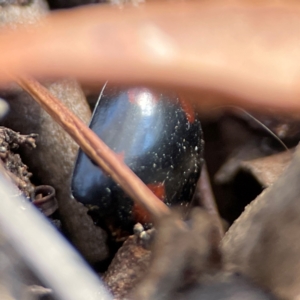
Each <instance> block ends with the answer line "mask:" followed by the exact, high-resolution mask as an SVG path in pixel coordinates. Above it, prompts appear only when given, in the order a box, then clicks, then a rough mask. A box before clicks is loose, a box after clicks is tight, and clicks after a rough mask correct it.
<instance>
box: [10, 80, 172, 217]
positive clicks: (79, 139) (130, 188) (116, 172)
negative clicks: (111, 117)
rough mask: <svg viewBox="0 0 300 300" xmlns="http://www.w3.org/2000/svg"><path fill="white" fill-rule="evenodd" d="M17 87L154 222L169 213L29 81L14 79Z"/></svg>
mask: <svg viewBox="0 0 300 300" xmlns="http://www.w3.org/2000/svg"><path fill="white" fill-rule="evenodd" d="M16 81H17V82H18V84H19V85H20V86H21V87H22V88H23V89H24V90H25V91H26V92H28V93H29V94H30V95H31V96H32V97H33V98H34V100H35V101H36V102H38V103H39V104H40V105H41V106H42V108H43V109H45V111H47V112H48V113H49V114H50V116H51V117H52V118H53V119H54V120H55V121H56V122H57V123H58V124H59V125H60V126H61V127H62V128H63V129H64V130H65V131H66V132H67V133H68V134H69V135H70V136H71V137H72V138H73V139H74V141H75V142H76V143H77V144H78V145H79V146H80V147H81V149H82V150H83V151H84V152H85V153H86V154H87V155H88V156H89V157H90V158H91V159H92V160H93V161H95V163H96V164H98V166H100V167H101V168H102V169H103V170H104V171H105V172H106V173H107V174H109V175H110V176H111V177H112V179H113V180H114V181H115V182H116V183H118V184H119V185H120V186H121V187H122V189H123V190H124V191H125V192H126V193H127V194H128V195H129V196H130V197H131V198H132V199H133V200H134V201H135V202H136V203H138V204H139V205H141V206H142V207H144V208H145V209H146V210H147V211H148V212H149V213H150V214H151V216H152V218H153V219H154V220H155V219H156V218H158V217H161V216H162V215H164V214H168V213H169V208H168V207H167V206H166V205H165V204H164V203H163V202H162V201H160V200H159V199H158V198H157V197H156V196H155V195H154V194H153V193H152V192H151V191H150V190H149V189H148V187H147V186H146V185H145V184H144V183H143V182H142V181H141V180H140V179H139V178H138V177H137V176H136V175H135V174H134V173H133V172H132V171H131V169H129V168H128V167H127V166H126V165H125V164H124V163H123V162H121V161H120V160H119V159H118V158H117V156H116V154H115V153H114V152H113V151H112V150H111V149H110V148H109V147H108V146H107V145H106V144H105V143H104V142H103V141H102V140H101V139H100V138H99V137H98V136H97V135H96V134H95V133H94V132H93V131H92V130H91V129H89V128H88V127H87V126H86V125H85V124H84V123H83V122H82V121H81V120H80V119H79V118H78V117H76V116H75V115H74V114H73V113H72V112H71V111H70V110H69V109H68V108H67V107H65V106H64V105H63V104H62V103H61V102H60V101H59V100H58V99H57V98H56V97H54V96H53V95H52V94H51V93H50V92H49V91H48V90H47V89H46V88H45V87H44V86H42V85H41V84H40V83H39V82H37V81H36V80H34V79H32V78H24V77H22V78H17V79H16Z"/></svg>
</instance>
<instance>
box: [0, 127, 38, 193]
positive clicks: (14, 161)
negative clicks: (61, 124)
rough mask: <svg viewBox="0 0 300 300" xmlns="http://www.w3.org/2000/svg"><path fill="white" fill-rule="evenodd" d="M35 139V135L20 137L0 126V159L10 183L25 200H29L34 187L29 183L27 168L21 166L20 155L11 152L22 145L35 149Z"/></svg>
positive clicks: (23, 165)
mask: <svg viewBox="0 0 300 300" xmlns="http://www.w3.org/2000/svg"><path fill="white" fill-rule="evenodd" d="M36 137H37V134H29V135H22V134H20V133H17V132H15V131H13V130H11V129H9V128H6V127H3V126H0V158H1V161H2V163H3V167H4V168H5V170H6V171H7V174H8V176H9V178H10V179H11V180H12V182H13V183H14V184H15V185H16V186H17V187H18V188H19V189H20V191H21V192H23V194H24V195H25V196H26V197H27V198H30V195H31V193H32V192H33V190H34V186H33V185H32V183H31V181H30V177H31V176H32V174H31V173H29V172H28V167H27V166H26V165H25V164H23V162H22V160H21V157H20V155H19V154H16V153H14V152H13V151H15V150H17V149H18V148H19V147H20V146H22V145H26V146H29V147H30V148H35V147H36V145H35V139H36Z"/></svg>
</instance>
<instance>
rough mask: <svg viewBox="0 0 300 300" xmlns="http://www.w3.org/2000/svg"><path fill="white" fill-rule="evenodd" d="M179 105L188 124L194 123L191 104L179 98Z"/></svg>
mask: <svg viewBox="0 0 300 300" xmlns="http://www.w3.org/2000/svg"><path fill="white" fill-rule="evenodd" d="M179 103H180V105H181V107H182V109H183V111H184V113H185V115H186V117H187V119H188V121H189V122H190V123H194V122H195V112H194V108H193V106H192V105H191V103H190V102H189V101H187V100H185V99H184V98H182V97H179Z"/></svg>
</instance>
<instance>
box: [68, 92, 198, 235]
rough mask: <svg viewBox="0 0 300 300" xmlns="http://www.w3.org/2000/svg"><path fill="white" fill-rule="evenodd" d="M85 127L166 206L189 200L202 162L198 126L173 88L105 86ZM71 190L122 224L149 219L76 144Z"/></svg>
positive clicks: (128, 225)
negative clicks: (173, 91) (166, 89)
mask: <svg viewBox="0 0 300 300" xmlns="http://www.w3.org/2000/svg"><path fill="white" fill-rule="evenodd" d="M90 128H91V129H92V130H93V131H94V132H95V133H96V134H97V135H98V136H99V137H100V138H101V139H102V140H103V141H104V142H105V143H106V144H107V145H108V146H109V147H110V148H111V149H112V150H113V151H114V152H116V153H117V155H118V156H119V159H122V160H124V162H125V163H126V164H127V165H128V167H130V168H131V169H132V170H133V172H134V173H135V174H136V175H137V176H138V177H140V178H141V180H142V181H143V182H144V183H145V184H146V185H148V187H149V188H150V189H151V190H152V192H153V193H154V194H155V195H156V196H157V197H158V198H160V199H161V200H162V201H164V202H165V203H166V204H167V205H168V206H171V205H181V206H187V204H188V203H189V202H190V201H191V199H192V196H193V194H194V190H195V187H196V183H197V181H198V178H199V176H200V170H201V165H202V156H203V141H202V131H201V124H200V121H199V120H198V118H197V116H196V114H195V112H194V111H193V109H192V108H191V106H190V105H189V104H188V103H187V102H184V101H183V100H182V99H180V98H179V97H178V96H177V95H176V94H174V93H164V92H163V93H161V92H159V91H156V90H150V89H148V88H141V87H138V88H127V89H118V88H110V87H104V89H103V90H102V92H101V95H100V98H99V101H98V103H97V105H96V108H95V110H94V114H93V117H92V121H91V124H90ZM72 193H73V195H74V197H75V198H76V199H77V200H78V201H80V202H82V203H84V204H92V205H96V206H97V207H98V208H99V212H100V217H101V218H104V219H109V220H110V221H111V220H113V223H114V225H116V226H117V227H118V226H120V227H121V228H122V229H129V228H130V226H132V225H133V223H135V222H142V223H144V224H145V223H147V222H151V220H149V218H148V216H147V213H146V212H145V211H143V209H141V208H140V207H138V206H137V205H135V204H133V202H132V200H130V199H129V197H128V196H126V195H125V193H124V192H123V191H122V189H121V188H120V187H119V186H118V185H117V184H116V183H114V181H113V180H112V179H111V178H110V177H109V176H107V175H106V174H105V173H103V172H102V171H101V170H100V168H99V167H98V166H96V165H95V164H94V163H93V162H92V161H91V160H90V159H89V158H88V157H87V156H86V155H85V154H84V153H83V152H82V151H81V150H80V151H79V154H78V158H77V162H76V165H75V169H74V173H73V179H72Z"/></svg>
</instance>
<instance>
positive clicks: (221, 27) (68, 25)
mask: <svg viewBox="0 0 300 300" xmlns="http://www.w3.org/2000/svg"><path fill="white" fill-rule="evenodd" d="M170 6H171V7H170ZM299 34H300V4H299V3H297V2H296V1H286V2H283V3H280V2H279V3H278V2H276V3H274V2H272V1H259V2H257V1H255V2H251V3H249V2H238V1H230V2H229V3H228V2H226V3H224V2H223V3H221V2H218V1H192V2H175V1H174V2H171V4H170V2H161V3H158V2H154V3H148V4H143V5H139V6H138V7H133V6H124V8H123V9H120V8H119V7H111V6H108V5H98V6H97V5H93V6H88V7H82V8H76V9H71V10H68V11H60V12H54V13H52V14H50V15H49V16H48V17H46V18H45V19H43V20H42V21H41V22H40V23H38V24H36V25H31V26H29V28H20V29H19V30H17V31H11V30H8V29H7V28H4V29H1V31H0V44H1V56H0V64H1V66H2V69H3V70H9V71H11V72H14V73H15V74H20V73H24V72H25V73H30V74H31V75H34V76H46V77H49V76H50V77H53V76H54V77H59V76H70V75H71V76H76V77H78V78H79V79H80V80H82V81H85V82H90V83H94V84H97V83H99V82H103V81H104V80H107V79H109V80H113V81H117V82H122V83H130V84H148V85H160V86H167V87H171V88H176V89H181V90H184V91H192V93H190V95H192V96H191V99H192V100H194V101H196V102H197V103H199V105H200V104H201V105H202V106H204V105H216V104H218V105H220V104H224V103H226V104H235V105H239V106H244V107H250V106H251V107H252V108H256V109H259V108H260V109H261V108H263V107H266V106H269V107H271V106H272V107H275V108H280V109H282V108H284V109H297V110H298V111H299V109H300V102H299V101H298V95H299V85H298V78H299V72H300V40H299V38H298V37H299ZM5 80H6V81H7V80H8V79H7V77H6V75H5V74H4V73H1V74H0V81H1V82H4V81H5ZM195 92H198V94H197V93H195ZM199 92H201V93H199ZM202 92H205V95H204V94H203V93H202ZM212 92H214V93H213V94H212ZM200 95H201V97H200ZM220 95H223V96H222V97H220ZM224 95H225V97H224ZM258 104H259V107H258V106H257V105H258Z"/></svg>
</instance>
